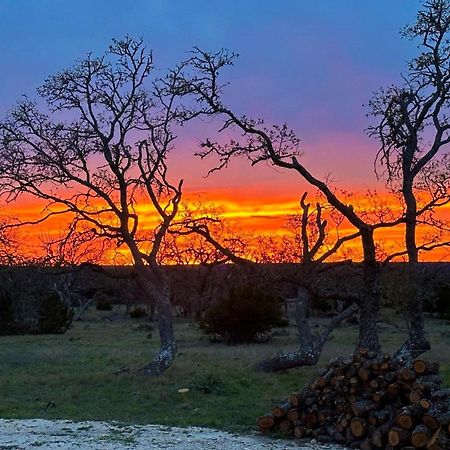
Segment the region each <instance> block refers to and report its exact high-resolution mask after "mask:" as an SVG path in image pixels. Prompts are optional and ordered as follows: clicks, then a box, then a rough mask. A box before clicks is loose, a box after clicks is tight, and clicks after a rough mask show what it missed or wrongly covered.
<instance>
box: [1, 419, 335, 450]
mask: <svg viewBox="0 0 450 450" xmlns="http://www.w3.org/2000/svg"><path fill="white" fill-rule="evenodd" d="M31 448H39V449H42V450H56V449H64V450H79V449H89V450H122V449H123V450H128V449H129V450H131V449H134V450H144V449H145V450H159V449H170V450H203V449H205V450H289V449H295V450H313V449H319V448H320V449H329V450H339V449H341V447H339V446H335V445H321V446H320V447H319V446H318V445H316V444H314V443H302V444H300V445H299V443H298V442H295V443H294V442H292V441H285V440H282V439H278V440H274V439H270V438H266V437H261V436H240V435H236V434H231V433H226V432H223V431H217V430H211V429H207V428H198V427H188V428H177V427H166V426H161V425H142V426H137V425H123V424H120V423H107V422H71V421H66V420H59V421H49V420H42V419H34V420H20V421H18V420H1V419H0V450H6V449H8V450H25V449H31Z"/></svg>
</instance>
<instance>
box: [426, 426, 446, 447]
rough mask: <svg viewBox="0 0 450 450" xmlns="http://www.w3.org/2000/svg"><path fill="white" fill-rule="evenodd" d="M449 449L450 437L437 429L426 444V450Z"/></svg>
mask: <svg viewBox="0 0 450 450" xmlns="http://www.w3.org/2000/svg"><path fill="white" fill-rule="evenodd" d="M449 448H450V437H449V435H448V434H447V433H445V431H444V430H442V429H437V430H436V431H435V432H434V433H433V436H432V437H431V439H430V441H429V442H428V444H427V449H428V450H448V449H449Z"/></svg>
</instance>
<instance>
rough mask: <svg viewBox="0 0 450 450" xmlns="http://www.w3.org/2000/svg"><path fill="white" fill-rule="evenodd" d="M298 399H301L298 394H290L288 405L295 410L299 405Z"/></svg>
mask: <svg viewBox="0 0 450 450" xmlns="http://www.w3.org/2000/svg"><path fill="white" fill-rule="evenodd" d="M300 398H301V397H300V394H299V393H295V394H291V396H290V397H289V403H290V404H291V406H292V407H294V408H297V407H298V406H299V405H300Z"/></svg>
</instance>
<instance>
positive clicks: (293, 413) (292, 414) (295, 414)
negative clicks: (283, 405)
mask: <svg viewBox="0 0 450 450" xmlns="http://www.w3.org/2000/svg"><path fill="white" fill-rule="evenodd" d="M286 417H287V419H288V420H290V421H291V422H294V420H297V419H298V418H299V417H300V412H299V410H298V409H297V408H292V409H290V410H289V411H288V412H287V414H286Z"/></svg>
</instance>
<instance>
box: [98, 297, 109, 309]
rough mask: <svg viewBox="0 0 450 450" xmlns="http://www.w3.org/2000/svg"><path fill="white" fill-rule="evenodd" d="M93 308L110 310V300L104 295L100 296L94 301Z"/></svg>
mask: <svg viewBox="0 0 450 450" xmlns="http://www.w3.org/2000/svg"><path fill="white" fill-rule="evenodd" d="M95 309H96V310H97V311H111V310H112V303H111V300H108V299H107V298H105V297H100V298H98V299H97V300H96V302H95Z"/></svg>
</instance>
